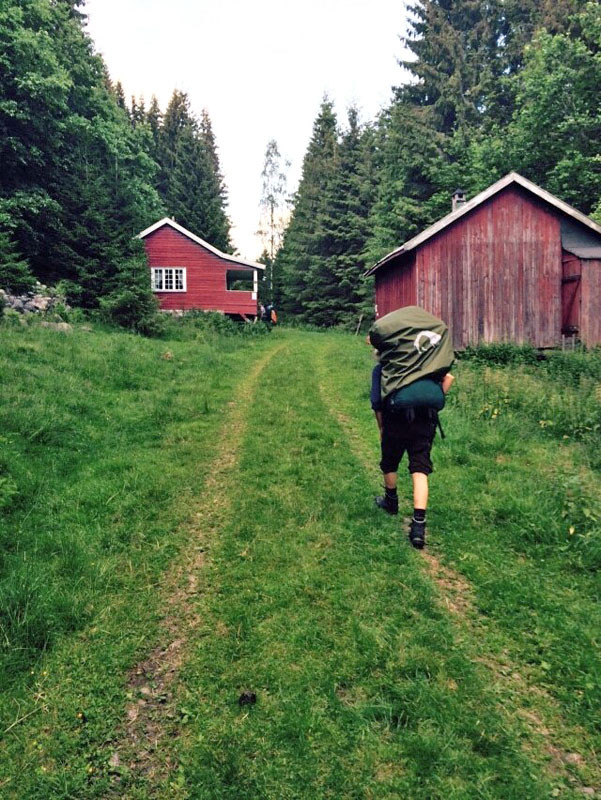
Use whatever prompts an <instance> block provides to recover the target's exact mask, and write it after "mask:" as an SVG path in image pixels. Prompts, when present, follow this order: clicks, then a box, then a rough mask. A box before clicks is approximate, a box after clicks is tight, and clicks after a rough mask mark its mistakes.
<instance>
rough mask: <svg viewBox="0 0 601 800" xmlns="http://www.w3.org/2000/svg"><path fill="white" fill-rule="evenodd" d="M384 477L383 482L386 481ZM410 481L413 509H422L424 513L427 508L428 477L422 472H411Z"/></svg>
mask: <svg viewBox="0 0 601 800" xmlns="http://www.w3.org/2000/svg"><path fill="white" fill-rule="evenodd" d="M386 477H387V476H386V475H385V476H384V481H386ZM395 478H396V475H395ZM411 479H412V480H413V508H423V509H424V511H425V510H426V508H427V507H428V476H427V475H426V474H425V473H423V472H413V473H412V474H411ZM395 485H396V484H395ZM386 486H388V484H386Z"/></svg>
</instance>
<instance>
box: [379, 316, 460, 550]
mask: <svg viewBox="0 0 601 800" xmlns="http://www.w3.org/2000/svg"><path fill="white" fill-rule="evenodd" d="M368 339H369V342H370V344H371V345H372V346H373V347H374V348H375V349H376V352H377V355H378V364H377V365H376V366H375V367H374V369H373V371H372V387H371V406H372V409H373V410H374V413H375V416H376V420H377V423H378V428H379V430H380V439H381V453H382V457H381V461H380V469H381V470H382V474H383V476H384V495H382V496H380V497H376V505H377V506H378V508H381V509H382V510H383V511H386V512H387V513H388V514H393V515H394V514H398V510H399V501H398V494H397V470H398V467H399V464H400V462H401V459H402V457H403V455H404V453H405V452H406V453H407V456H408V459H409V472H410V474H411V478H412V482H413V517H412V519H411V523H410V526H409V541H410V542H411V544H412V545H413V547H416V548H417V549H420V550H421V549H422V548H423V547H424V545H425V543H426V508H427V505H428V488H429V487H428V476H429V475H430V474H431V472H432V460H431V457H430V452H431V449H432V442H433V440H434V436H435V433H436V428H437V426H439V427H440V422H439V419H438V412H439V411H440V410H442V408H443V407H444V402H445V395H446V393H447V392H448V390H449V389H450V387H451V384H452V383H453V380H454V378H453V376H452V375H451V374H450V372H449V370H450V368H451V366H452V364H453V361H454V353H453V348H452V345H451V342H450V337H449V330H448V328H447V326H446V325H445V323H444V322H442V320H440V319H437V318H436V317H434V316H433V315H432V314H430V313H429V312H427V311H425V310H424V309H423V308H419V307H418V306H405V307H404V308H400V309H397V310H396V311H393V312H391V313H390V314H386V316H384V317H381V318H380V319H379V320H377V321H376V322H375V323H374V325H373V326H372V328H371V330H370V333H369V337H368ZM440 430H441V434H442V427H440ZM442 435H443V436H444V434H442Z"/></svg>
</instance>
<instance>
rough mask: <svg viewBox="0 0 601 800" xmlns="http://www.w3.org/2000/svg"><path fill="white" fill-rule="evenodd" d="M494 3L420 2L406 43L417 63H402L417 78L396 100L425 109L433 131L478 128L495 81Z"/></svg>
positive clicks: (412, 8)
mask: <svg viewBox="0 0 601 800" xmlns="http://www.w3.org/2000/svg"><path fill="white" fill-rule="evenodd" d="M498 7H499V6H498V0H490V1H489V2H486V3H484V2H482V0H420V1H419V2H417V3H415V4H414V5H412V6H410V7H409V11H410V12H411V13H412V15H413V17H412V19H411V29H410V32H409V35H408V36H407V37H406V38H405V44H406V46H407V47H408V48H409V50H411V52H412V53H413V54H414V56H415V60H412V61H407V60H405V61H402V62H400V63H401V65H402V66H403V67H405V68H406V69H407V70H409V71H410V72H411V73H412V74H413V75H415V77H416V78H417V82H415V83H410V84H408V85H406V86H404V87H403V88H402V89H400V90H398V92H397V94H398V99H399V100H400V101H404V102H409V103H410V104H411V105H413V106H417V107H422V108H429V109H430V110H431V112H432V114H431V123H432V124H433V126H434V127H435V129H436V130H438V131H440V132H443V133H451V132H452V131H453V130H455V129H457V128H458V127H464V126H466V125H467V126H473V125H477V124H478V123H479V120H480V117H481V115H482V112H483V108H484V107H485V103H486V98H487V96H488V93H489V91H490V88H491V86H492V84H493V83H494V82H495V81H496V80H497V79H498V78H499V75H500V72H501V70H500V68H499V64H498V58H497V56H498V40H499V25H500V23H499V10H498Z"/></svg>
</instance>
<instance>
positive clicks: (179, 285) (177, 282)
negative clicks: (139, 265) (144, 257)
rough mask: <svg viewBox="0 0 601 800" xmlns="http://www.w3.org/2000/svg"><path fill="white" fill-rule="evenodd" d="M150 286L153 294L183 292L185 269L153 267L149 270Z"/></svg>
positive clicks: (184, 289)
mask: <svg viewBox="0 0 601 800" xmlns="http://www.w3.org/2000/svg"><path fill="white" fill-rule="evenodd" d="M150 285H151V288H152V290H153V291H154V292H185V291H186V268H185V267H153V268H152V269H151V270H150Z"/></svg>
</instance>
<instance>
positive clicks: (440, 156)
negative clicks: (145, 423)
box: [0, 0, 601, 325]
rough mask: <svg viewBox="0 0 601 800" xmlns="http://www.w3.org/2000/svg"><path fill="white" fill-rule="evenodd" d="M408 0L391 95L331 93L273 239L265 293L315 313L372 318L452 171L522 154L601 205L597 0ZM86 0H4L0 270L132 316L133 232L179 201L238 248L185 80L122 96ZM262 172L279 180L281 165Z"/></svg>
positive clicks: (189, 215)
mask: <svg viewBox="0 0 601 800" xmlns="http://www.w3.org/2000/svg"><path fill="white" fill-rule="evenodd" d="M409 12H410V17H409V20H408V22H407V30H406V32H405V35H404V36H403V39H402V43H403V44H404V46H405V48H404V50H403V52H408V53H409V55H408V56H407V57H406V59H405V60H401V61H399V80H398V84H399V85H398V86H397V87H396V88H394V89H393V92H392V98H391V102H390V104H389V105H388V107H387V108H385V109H383V110H382V112H381V113H380V114H379V115H378V117H377V118H376V119H375V120H369V121H364V120H361V118H360V113H359V111H358V109H357V108H350V109H349V111H348V115H347V118H346V119H345V120H344V121H343V122H342V121H340V120H339V119H338V118H337V115H336V111H335V106H334V102H333V100H332V99H329V98H325V99H324V100H323V102H322V104H321V107H320V109H319V113H318V115H317V118H316V119H315V122H314V125H313V132H312V136H311V140H310V142H309V144H308V148H307V151H306V154H305V157H304V162H303V169H302V177H301V181H300V184H299V187H298V189H297V191H296V192H295V194H294V196H293V197H292V198H291V199H290V200H289V203H290V214H289V223H288V226H287V228H286V230H285V232H284V235H283V237H282V239H281V246H280V247H279V249H278V250H277V253H276V252H274V247H273V243H274V241H275V240H276V237H275V236H274V231H273V230H272V231H271V232H270V235H269V236H268V238H269V240H270V242H271V252H268V251H266V252H265V253H264V256H263V260H265V261H266V263H268V264H269V269H268V270H267V273H268V275H270V276H271V275H273V295H272V293H271V287H268V286H266V287H265V289H264V297H267V298H268V299H272V297H273V299H274V300H275V302H276V304H277V305H278V307H279V308H281V309H282V310H283V311H284V312H286V313H287V314H288V315H290V316H295V317H296V318H298V319H300V320H301V321H303V322H308V323H314V324H318V325H349V324H355V322H356V320H357V318H358V317H359V315H360V314H361V313H364V314H366V315H369V314H371V313H372V310H373V306H372V298H373V294H372V286H371V284H370V282H369V279H365V278H364V277H363V275H364V272H365V270H366V269H367V268H368V267H369V266H371V265H372V264H373V263H374V262H375V261H376V260H377V259H378V258H380V257H381V256H382V255H384V254H385V253H386V252H388V251H389V250H391V249H393V248H394V247H397V246H399V245H400V244H401V243H402V242H404V241H406V240H407V239H408V238H410V237H411V236H412V235H414V234H416V233H418V232H419V231H420V230H421V229H423V228H424V227H426V226H427V225H429V224H430V223H432V222H433V221H435V220H436V219H438V218H440V217H441V216H443V215H444V214H446V213H447V212H448V211H449V210H450V197H451V194H452V192H453V190H454V189H456V188H458V187H460V188H462V189H463V190H464V191H466V192H467V194H468V196H471V195H473V194H475V193H476V192H478V191H480V190H482V189H483V188H485V187H486V186H488V185H489V184H490V183H492V182H493V181H494V180H496V179H498V178H499V177H501V176H502V175H504V174H505V173H507V172H510V171H511V170H516V171H519V172H521V173H522V174H523V175H524V176H525V177H527V178H530V179H531V180H533V181H535V182H536V183H538V184H540V185H542V186H543V187H544V188H546V189H548V190H549V191H551V192H553V193H554V194H556V195H558V196H559V197H561V198H562V199H564V200H566V201H567V202H569V203H571V204H572V205H574V206H576V207H577V208H578V209H580V210H581V211H583V212H584V213H586V214H592V215H593V216H595V215H597V216H598V217H600V218H601V93H599V91H598V87H599V85H601V6H600V5H599V3H598V2H586V0H486V2H484V0H416V1H415V2H414V3H413V5H411V6H410V7H409ZM402 13H403V6H402V4H401V3H399V26H400V25H401V22H402ZM84 15H85V2H84V0H4V2H3V3H2V4H1V6H0V164H1V169H0V286H3V287H4V288H6V287H9V288H13V289H15V290H18V289H23V288H26V287H27V286H29V285H31V283H32V281H33V279H34V277H35V278H37V279H39V280H41V281H42V282H45V283H49V284H56V283H60V284H61V286H62V288H63V290H64V291H65V292H66V294H67V297H68V298H69V300H70V301H71V302H72V303H73V304H76V305H79V306H82V307H84V308H95V307H98V306H99V305H100V306H103V305H104V307H105V308H110V309H112V310H113V311H115V313H116V316H117V318H119V317H120V318H121V319H123V320H124V321H125V322H126V323H128V324H129V323H133V322H135V319H137V318H139V317H140V316H144V315H150V314H151V313H152V310H153V308H154V307H155V306H154V305H153V303H154V299H153V297H152V294H151V292H150V287H149V282H148V273H147V270H146V269H145V268H144V264H145V262H144V253H143V248H142V246H141V244H140V242H139V241H137V240H135V239H134V238H133V236H134V235H135V234H136V233H138V232H139V231H141V230H142V229H144V228H145V227H147V226H148V225H149V224H151V223H152V222H153V221H155V220H157V219H159V218H160V217H161V216H164V215H168V216H174V217H175V218H176V219H177V221H178V222H179V223H181V224H182V225H184V226H185V227H187V228H189V229H190V230H192V231H194V232H195V233H196V234H197V235H199V236H201V237H202V238H203V239H205V240H207V241H208V242H210V243H211V244H213V245H214V246H216V247H218V248H219V249H221V250H224V251H226V252H231V250H232V248H231V242H230V222H229V220H228V217H227V192H226V187H225V184H224V180H223V176H222V173H221V170H220V166H219V158H218V153H217V146H216V142H215V136H214V133H213V130H212V127H211V121H210V118H209V115H208V113H207V112H206V111H205V112H203V113H202V114H201V115H200V117H197V116H196V115H195V114H194V113H193V112H192V110H191V108H190V104H189V101H188V98H187V96H186V95H185V94H184V93H182V92H179V91H174V93H173V96H172V98H171V101H170V103H169V105H168V107H167V108H166V109H165V111H164V112H162V111H161V109H160V108H159V105H158V102H157V100H156V99H155V98H152V99H151V101H150V103H149V105H148V107H146V105H145V103H144V100H143V99H141V98H138V99H134V98H132V99H130V101H129V102H128V101H127V100H126V98H125V96H124V93H123V89H122V88H121V86H120V84H118V83H113V82H112V81H111V78H110V76H109V73H108V71H107V68H106V66H105V64H104V63H103V60H102V58H101V57H100V56H99V55H98V54H96V53H95V51H94V47H93V43H92V41H91V39H90V38H89V36H88V35H87V33H86V28H85V16H84ZM399 50H401V47H400V46H399ZM270 145H274V146H273V147H272V148H271V151H270V150H269V148H268V153H271V155H270V158H271V159H272V162H273V159H274V158H275V157H276V155H277V157H279V152H278V150H277V147H275V143H270ZM270 170H271V173H270ZM267 174H272V175H273V176H274V177H273V180H274V181H275V180H276V178H277V180H279V179H280V177H281V173H280V172H279V166H278V165H277V164H275V163H271V164H270V165H267V164H266V172H265V173H264V177H265V175H267ZM279 185H280V187H281V186H282V185H283V184H282V183H281V181H280V184H279ZM276 200H277V202H279V201H280V200H281V198H274V196H272V195H269V196H268V197H267V200H266V206H267V208H269V209H270V215H271V219H272V220H273V219H274V203H275V202H276ZM264 201H265V198H264ZM277 241H278V245H279V243H280V238H279V235H278V237H277Z"/></svg>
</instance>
